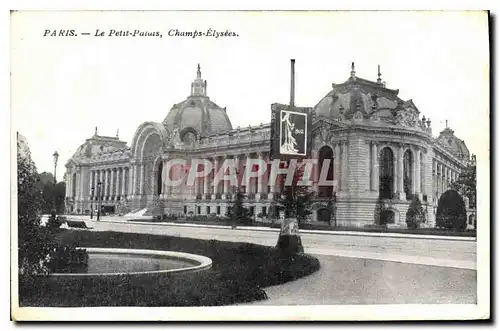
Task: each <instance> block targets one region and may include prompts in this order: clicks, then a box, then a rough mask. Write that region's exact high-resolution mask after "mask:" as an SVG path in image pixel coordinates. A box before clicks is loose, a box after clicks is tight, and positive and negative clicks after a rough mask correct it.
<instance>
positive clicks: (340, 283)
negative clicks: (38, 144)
mask: <svg viewBox="0 0 500 331" xmlns="http://www.w3.org/2000/svg"><path fill="white" fill-rule="evenodd" d="M316 257H317V258H319V260H320V263H321V268H320V270H319V271H317V272H315V273H314V274H312V275H309V276H306V277H304V278H300V279H297V280H295V281H292V282H288V283H285V284H282V285H278V286H271V287H267V288H265V289H264V290H265V292H266V294H267V296H268V300H263V301H254V302H251V303H245V304H241V305H259V306H260V305H273V306H279V305H311V304H314V305H344V304H350V305H354V304H359V305H361V304H421V303H425V304H475V303H476V302H477V295H476V284H477V281H476V277H477V276H476V271H475V270H467V269H456V268H443V267H434V266H426V265H416V264H408V263H396V262H386V261H379V260H368V259H358V258H346V257H338V256H325V255H317V256H316Z"/></svg>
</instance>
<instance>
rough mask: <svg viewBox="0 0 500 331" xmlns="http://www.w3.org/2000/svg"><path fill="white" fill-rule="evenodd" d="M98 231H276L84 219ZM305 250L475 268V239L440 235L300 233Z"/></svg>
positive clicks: (270, 242) (232, 237) (255, 238)
mask: <svg viewBox="0 0 500 331" xmlns="http://www.w3.org/2000/svg"><path fill="white" fill-rule="evenodd" d="M85 222H87V224H88V225H89V226H92V227H94V229H95V230H97V231H106V230H109V231H123V232H137V233H154V234H162V235H170V236H179V237H191V238H199V239H216V240H221V241H235V242H251V243H255V244H260V245H267V246H274V245H275V244H276V240H277V233H276V232H267V231H253V230H240V229H235V230H233V229H219V228H206V227H185V226H182V225H179V226H177V225H175V226H172V225H168V226H166V225H159V224H150V223H149V224H130V223H125V222H108V221H106V219H104V220H103V221H101V222H99V223H98V222H92V221H90V220H88V218H87V219H85ZM301 238H302V244H303V246H304V250H305V252H306V253H309V254H315V255H330V256H343V257H351V258H368V259H375V260H383V261H393V262H403V263H411V264H422V265H431V266H444V267H454V268H463V269H471V270H475V269H476V242H475V241H458V240H457V241H455V240H440V239H416V238H393V237H368V236H351V235H349V236H346V235H335V234H310V233H302V234H301Z"/></svg>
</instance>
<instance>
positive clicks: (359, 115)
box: [352, 110, 363, 122]
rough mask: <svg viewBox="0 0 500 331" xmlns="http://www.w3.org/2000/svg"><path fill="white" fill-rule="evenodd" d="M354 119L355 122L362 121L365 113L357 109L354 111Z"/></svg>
mask: <svg viewBox="0 0 500 331" xmlns="http://www.w3.org/2000/svg"><path fill="white" fill-rule="evenodd" d="M352 119H353V120H354V121H355V122H359V121H362V120H363V113H362V112H361V111H359V110H358V111H356V112H355V113H354V115H353V116H352Z"/></svg>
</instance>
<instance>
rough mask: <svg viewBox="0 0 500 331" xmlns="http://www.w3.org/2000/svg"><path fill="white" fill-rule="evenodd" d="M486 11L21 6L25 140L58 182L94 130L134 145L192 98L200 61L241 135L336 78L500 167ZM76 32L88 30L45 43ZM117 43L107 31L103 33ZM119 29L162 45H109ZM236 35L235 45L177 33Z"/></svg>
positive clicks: (14, 80)
mask: <svg viewBox="0 0 500 331" xmlns="http://www.w3.org/2000/svg"><path fill="white" fill-rule="evenodd" d="M487 24H488V22H487V16H486V14H485V13H483V12H148V11H145V12H119V11H115V12H16V13H14V14H13V16H12V19H11V122H12V126H11V127H12V133H13V134H15V132H16V131H19V133H20V134H22V135H24V136H25V137H26V138H27V141H28V144H29V147H30V150H31V154H32V158H33V159H34V161H35V163H36V165H37V168H38V171H39V172H43V171H48V172H53V169H54V164H53V160H52V154H53V153H54V151H56V150H57V152H58V153H59V155H60V158H59V162H58V167H57V178H58V180H62V178H63V174H64V164H65V163H66V162H67V161H68V160H69V159H70V158H71V156H72V155H73V154H74V153H75V151H76V149H77V148H78V147H79V146H80V145H81V144H82V143H84V142H85V139H88V138H90V137H91V136H92V135H93V134H94V129H95V127H96V126H97V127H98V133H99V134H100V135H107V136H115V135H116V133H117V130H119V137H120V139H122V140H125V141H127V143H128V144H129V146H130V143H131V141H132V139H133V136H134V133H135V130H136V129H137V127H139V125H140V124H141V123H143V122H146V121H154V122H162V121H163V119H164V118H165V117H166V116H167V114H168V112H169V110H170V109H171V108H172V106H173V105H174V104H175V103H179V102H181V101H183V100H184V99H185V98H186V97H187V96H188V95H189V93H190V87H191V82H192V80H193V79H194V78H195V77H196V67H197V64H198V63H200V65H201V71H202V78H203V79H206V80H207V85H208V88H207V92H208V96H209V97H210V99H211V100H212V101H213V102H215V103H216V104H218V105H219V106H220V107H227V113H228V116H229V118H230V119H231V122H232V124H233V127H238V126H242V127H244V126H248V125H258V124H259V123H267V122H269V121H270V108H271V107H270V106H271V104H272V103H275V102H279V103H288V102H289V96H290V90H289V89H290V59H292V58H294V59H295V60H296V64H295V71H296V83H295V88H296V90H295V103H296V105H298V106H314V105H316V104H317V103H318V102H319V101H320V100H321V99H322V98H323V97H324V96H325V95H326V94H327V93H328V92H329V91H330V90H331V84H332V83H342V82H344V81H345V80H346V79H347V78H348V77H349V74H350V70H351V62H354V63H355V66H356V75H357V76H358V77H362V78H365V79H370V80H374V81H375V80H376V79H377V65H380V66H381V72H382V79H383V80H384V81H385V82H386V84H387V87H388V88H391V89H399V91H400V92H399V96H400V97H401V98H402V99H404V100H408V99H412V100H413V102H414V103H415V104H416V106H417V107H418V109H419V110H420V112H421V114H422V115H425V116H426V117H430V118H431V121H432V128H433V134H434V135H435V136H437V135H438V134H439V132H440V131H441V130H442V129H443V128H444V127H445V121H446V120H448V125H449V127H451V128H452V129H453V130H454V131H455V135H457V136H458V137H459V138H461V139H464V140H465V142H466V144H467V146H468V148H469V150H470V151H471V153H475V154H476V155H477V156H478V162H486V163H489V70H490V68H489V46H488V25H487ZM46 29H49V30H52V29H74V30H75V32H76V33H77V34H80V33H81V32H89V33H90V35H89V36H83V35H78V36H73V37H70V36H68V37H50V36H45V37H44V36H43V34H44V33H45V30H46ZM97 29H99V30H100V31H105V33H106V36H105V37H95V36H94V34H95V32H96V30H97ZM110 29H114V30H116V31H119V30H136V29H137V30H140V31H150V32H156V31H158V32H160V33H161V34H162V36H163V37H162V38H159V37H152V36H150V37H120V36H112V37H108V36H107V34H108V33H109V30H110ZM172 29H174V30H175V29H177V30H179V31H193V30H198V31H206V30H207V29H212V30H216V31H220V32H223V31H226V30H228V31H230V32H234V33H235V34H237V36H235V37H220V38H214V37H197V38H191V37H169V36H168V32H169V31H170V30H172Z"/></svg>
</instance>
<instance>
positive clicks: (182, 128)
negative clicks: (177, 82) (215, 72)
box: [163, 65, 232, 140]
mask: <svg viewBox="0 0 500 331" xmlns="http://www.w3.org/2000/svg"><path fill="white" fill-rule="evenodd" d="M206 92H207V82H206V81H204V80H202V79H201V71H200V65H198V72H197V78H196V79H195V80H194V81H193V83H192V84H191V95H190V96H189V97H188V98H187V99H186V100H184V101H182V102H181V103H178V104H175V105H174V106H173V107H172V109H171V110H170V112H169V113H168V115H167V117H165V119H164V120H163V125H164V126H165V127H166V129H167V130H168V131H169V132H172V131H173V130H174V129H175V128H177V129H178V130H179V132H180V138H181V139H182V140H184V137H185V135H186V134H187V133H190V134H191V135H193V134H194V135H196V137H198V138H199V137H205V136H210V135H214V134H218V133H221V132H226V131H230V130H232V125H231V121H230V120H229V117H228V116H227V114H226V108H221V107H219V106H218V105H216V104H215V103H214V102H212V101H210V98H209V97H208V96H207V93H206Z"/></svg>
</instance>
